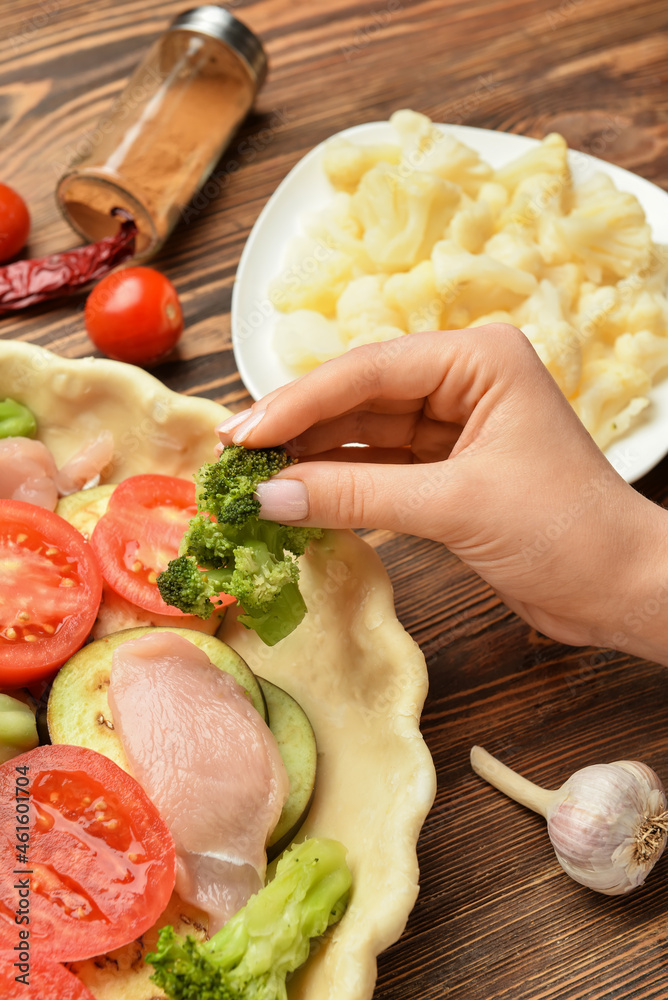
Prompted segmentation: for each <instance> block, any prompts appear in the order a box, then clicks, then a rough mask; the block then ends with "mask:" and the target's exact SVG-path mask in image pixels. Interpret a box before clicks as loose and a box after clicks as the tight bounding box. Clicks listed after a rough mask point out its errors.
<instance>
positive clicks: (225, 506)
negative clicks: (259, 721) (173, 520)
mask: <svg viewBox="0 0 668 1000" xmlns="http://www.w3.org/2000/svg"><path fill="white" fill-rule="evenodd" d="M292 461H293V460H292V459H291V458H290V456H289V455H288V454H287V452H286V451H285V450H284V449H283V448H258V449H256V450H254V451H251V450H247V449H246V448H240V447H237V446H234V445H233V446H230V447H228V448H224V449H223V451H222V454H221V456H220V459H219V460H218V462H216V463H213V464H209V465H204V466H203V467H202V468H201V469H200V470H199V471H198V473H197V475H196V477H195V479H196V482H197V508H198V513H197V515H196V516H195V517H194V518H193V519H192V520H191V522H190V525H189V527H188V530H187V531H186V533H185V535H184V537H183V539H182V542H181V546H180V553H179V558H178V559H175V560H173V561H172V562H170V564H169V566H168V567H167V569H166V570H165V571H164V573H161V574H160V575H159V577H158V587H159V589H160V593H161V594H162V597H163V599H164V600H165V601H166V602H167V603H168V604H171V605H172V606H174V607H177V608H179V609H180V610H181V611H183V613H184V614H195V615H199V616H200V617H201V618H207V617H209V615H210V614H211V613H212V610H213V606H214V605H213V604H212V602H215V599H216V597H217V595H218V594H219V593H220V592H221V591H224V592H225V593H226V594H231V595H232V596H233V597H236V599H237V601H238V602H239V604H240V605H241V607H242V609H243V611H244V614H243V615H241V616H240V617H239V621H240V622H241V623H242V624H243V625H244V626H245V627H246V628H251V629H254V630H255V631H256V632H257V633H258V635H259V636H260V638H261V639H262V641H263V642H265V643H266V644H267V645H269V646H272V645H274V643H276V642H278V641H279V640H280V639H283V638H284V637H285V636H286V635H289V633H290V632H292V631H293V629H295V628H296V627H297V625H298V624H299V623H300V621H301V620H302V618H303V617H304V615H305V614H306V605H305V603H304V599H303V597H302V595H301V593H300V592H299V585H298V581H299V566H298V564H297V557H298V556H301V555H303V553H304V552H305V550H306V547H307V545H308V544H309V542H310V541H311V540H312V539H314V538H319V537H320V536H321V535H322V530H321V529H320V528H300V527H295V526H291V525H282V524H277V523H276V522H274V521H265V520H263V519H262V518H260V517H258V513H259V510H260V503H259V500H257V498H256V497H255V496H254V493H255V489H256V487H257V485H258V483H260V482H263V481H264V480H265V479H268V478H269V477H270V476H273V475H275V474H276V473H277V472H280V471H281V469H285V468H286V467H287V466H289V465H291V464H292ZM184 560H186V562H184Z"/></svg>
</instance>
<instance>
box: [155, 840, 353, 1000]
mask: <svg viewBox="0 0 668 1000" xmlns="http://www.w3.org/2000/svg"><path fill="white" fill-rule="evenodd" d="M350 883H351V875H350V871H349V869H348V866H347V864H346V861H345V848H344V847H343V845H342V844H340V843H338V841H335V840H328V839H323V838H313V839H311V840H306V841H304V842H303V843H302V844H298V845H296V846H294V847H292V848H291V849H290V850H289V851H287V852H286V853H285V854H284V855H283V857H282V858H281V860H280V861H279V863H278V865H277V868H276V875H275V877H274V879H273V880H272V881H271V882H269V883H268V885H266V886H265V887H264V888H263V889H261V890H260V891H259V892H258V893H256V895H254V896H252V897H251V898H250V900H249V901H248V903H247V904H246V906H245V907H243V909H241V910H239V911H238V913H236V914H235V915H234V916H233V917H232V918H231V919H230V920H229V921H228V922H227V923H226V924H225V926H224V927H223V928H222V930H220V931H219V932H218V933H217V934H215V935H214V936H213V937H212V938H211V939H210V940H209V941H205V942H202V943H198V942H197V941H195V940H194V939H193V938H191V937H188V938H186V939H185V940H183V939H182V938H179V937H177V935H176V934H175V933H174V930H173V928H172V927H163V928H162V930H161V931H160V936H159V939H158V946H157V951H156V952H153V953H151V954H149V955H147V956H146V960H147V962H149V963H150V964H151V965H153V967H154V969H155V972H154V973H153V975H152V976H151V979H152V981H153V982H154V983H156V984H157V985H158V986H159V987H160V988H161V989H163V990H164V991H165V993H166V994H167V996H168V997H171V998H172V1000H284V998H285V997H286V995H287V994H286V988H285V978H286V976H287V974H288V973H289V972H292V971H294V969H296V968H298V966H300V965H301V964H302V963H303V962H304V961H306V959H307V958H308V955H309V950H310V940H311V938H312V937H317V936H320V935H321V934H324V932H325V931H326V930H327V928H328V927H329V926H330V924H333V923H335V922H336V921H337V920H339V919H340V917H341V916H342V914H343V912H344V910H345V907H346V903H347V899H348V892H349V889H350Z"/></svg>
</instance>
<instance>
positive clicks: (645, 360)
mask: <svg viewBox="0 0 668 1000" xmlns="http://www.w3.org/2000/svg"><path fill="white" fill-rule="evenodd" d="M615 357H616V358H617V359H618V360H619V361H622V362H624V364H627V365H635V366H636V367H638V368H642V369H643V370H644V371H646V372H647V374H648V375H649V377H650V379H652V381H653V380H654V379H655V378H656V377H657V375H659V374H660V373H661V372H663V371H665V370H666V368H668V337H658V336H657V335H656V334H655V333H652V332H651V330H638V332H637V333H623V334H622V335H621V337H617V340H616V341H615Z"/></svg>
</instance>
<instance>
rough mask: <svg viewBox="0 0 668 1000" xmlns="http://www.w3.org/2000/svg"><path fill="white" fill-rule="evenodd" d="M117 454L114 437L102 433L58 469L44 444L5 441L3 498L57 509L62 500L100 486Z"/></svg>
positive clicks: (0, 461) (0, 470) (0, 458)
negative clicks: (61, 498)
mask: <svg viewBox="0 0 668 1000" xmlns="http://www.w3.org/2000/svg"><path fill="white" fill-rule="evenodd" d="M113 454H114V437H113V434H112V433H111V431H100V433H99V434H98V436H97V437H96V438H94V439H93V440H92V441H89V442H88V444H85V445H84V446H83V448H80V449H79V451H77V452H76V454H74V455H73V456H72V457H71V458H70V459H68V460H67V462H65V464H64V465H63V467H62V468H61V469H60V470H58V468H57V466H56V463H55V461H54V458H53V455H52V454H51V452H50V451H49V449H48V448H47V447H46V445H44V444H42V442H41V441H34V440H33V439H32V438H26V437H8V438H2V439H0V497H1V498H3V499H5V500H23V501H24V502H25V503H32V504H35V506H37V507H47V508H48V509H49V510H55V509H56V504H57V503H58V497H63V496H67V495H68V494H69V493H76V491H77V490H82V489H83V488H84V487H85V486H94V485H97V483H98V482H99V479H100V473H101V472H102V470H103V469H104V468H105V466H107V465H109V463H110V462H111V459H112V458H113Z"/></svg>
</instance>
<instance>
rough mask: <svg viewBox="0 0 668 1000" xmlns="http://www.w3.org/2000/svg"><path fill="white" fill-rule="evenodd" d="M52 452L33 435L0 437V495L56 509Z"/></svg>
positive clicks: (55, 469)
mask: <svg viewBox="0 0 668 1000" xmlns="http://www.w3.org/2000/svg"><path fill="white" fill-rule="evenodd" d="M57 473H58V470H57V468H56V463H55V462H54V460H53V455H52V454H51V452H50V451H49V449H48V448H47V447H46V445H43V444H42V442H41V441H33V440H32V438H25V437H8V438H2V439H0V497H2V498H3V499H4V500H23V501H24V502H25V503H33V504H35V505H36V506H38V507H47V508H48V509H49V510H55V509H56V504H57V503H58V488H57V486H56V475H57Z"/></svg>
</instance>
